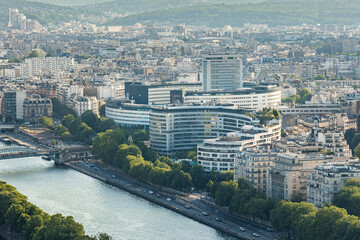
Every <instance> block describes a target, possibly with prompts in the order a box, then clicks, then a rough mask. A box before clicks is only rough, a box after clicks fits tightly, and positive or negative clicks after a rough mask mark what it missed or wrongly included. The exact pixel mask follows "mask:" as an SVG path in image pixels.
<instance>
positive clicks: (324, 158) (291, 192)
mask: <svg viewBox="0 0 360 240" xmlns="http://www.w3.org/2000/svg"><path fill="white" fill-rule="evenodd" d="M331 161H333V157H332V156H328V155H323V154H301V153H300V154H297V153H291V152H285V153H279V154H278V155H277V157H276V158H275V159H274V160H273V166H271V167H270V168H269V170H268V171H269V173H268V189H267V196H268V197H269V198H274V199H276V200H283V199H286V200H291V199H293V198H294V197H296V196H301V197H302V198H306V189H307V174H309V173H311V172H312V171H313V170H314V169H315V167H316V166H318V165H321V164H323V163H324V162H331Z"/></svg>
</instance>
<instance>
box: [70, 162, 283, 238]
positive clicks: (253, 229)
mask: <svg viewBox="0 0 360 240" xmlns="http://www.w3.org/2000/svg"><path fill="white" fill-rule="evenodd" d="M71 164H72V165H75V166H77V167H80V168H82V169H84V170H86V171H88V172H90V173H93V174H96V175H97V176H100V177H102V178H105V179H107V181H108V182H113V183H118V184H122V185H125V186H127V187H128V188H131V189H132V190H133V191H137V192H139V193H142V195H145V196H146V197H148V198H151V199H154V201H155V202H157V201H159V202H161V203H162V204H164V205H167V206H172V207H173V208H176V209H180V210H181V211H182V212H186V213H188V214H189V215H190V216H194V217H198V218H199V217H200V218H203V219H202V220H204V221H205V222H207V223H208V225H210V226H211V225H217V226H221V227H222V228H224V229H226V230H229V231H233V232H236V233H237V234H239V236H242V237H243V239H266V240H270V239H275V236H276V233H273V232H268V231H267V230H266V229H265V228H264V227H259V226H257V225H254V224H252V223H251V222H246V221H244V220H242V219H240V218H238V217H236V216H234V215H231V214H224V213H221V212H219V211H218V210H216V209H215V208H213V207H212V206H211V205H209V204H206V203H204V202H203V201H201V200H199V199H197V197H196V196H191V197H190V198H186V199H193V200H192V201H188V202H187V203H186V202H185V204H186V205H189V206H190V208H188V209H187V208H185V204H184V201H185V198H184V197H181V196H177V195H173V194H169V193H165V192H160V191H159V190H158V189H154V188H152V187H151V186H148V185H147V184H143V183H141V184H140V183H139V182H138V181H136V180H135V181H134V180H133V179H128V178H127V177H124V176H120V175H119V174H116V173H113V172H110V171H108V170H106V169H104V168H103V165H102V164H99V163H96V162H95V163H93V162H87V161H77V162H72V163H71ZM169 199H171V200H169ZM203 212H206V213H207V216H204V215H203V214H202V213H203ZM216 218H219V219H220V220H219V219H218V220H217V219H216ZM239 227H243V228H245V232H241V231H240V229H239ZM253 233H256V234H258V235H259V237H255V236H254V235H253Z"/></svg>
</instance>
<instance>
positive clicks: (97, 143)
mask: <svg viewBox="0 0 360 240" xmlns="http://www.w3.org/2000/svg"><path fill="white" fill-rule="evenodd" d="M124 142H125V134H124V132H123V131H122V130H121V129H111V130H107V131H106V132H103V133H99V134H98V135H97V136H96V137H95V139H94V141H93V153H94V154H95V155H97V156H98V157H100V158H101V159H102V160H103V161H104V162H106V163H112V161H113V158H114V156H115V154H116V151H117V150H118V147H119V145H120V144H123V143H124Z"/></svg>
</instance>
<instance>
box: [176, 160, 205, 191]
mask: <svg viewBox="0 0 360 240" xmlns="http://www.w3.org/2000/svg"><path fill="white" fill-rule="evenodd" d="M190 169H191V164H190V163H189V162H188V161H183V162H182V163H181V170H182V171H184V172H187V173H189V172H190ZM190 175H191V173H190ZM204 176H205V175H204ZM191 178H192V179H193V180H194V178H193V176H191ZM205 181H206V179H205ZM205 181H204V186H205Z"/></svg>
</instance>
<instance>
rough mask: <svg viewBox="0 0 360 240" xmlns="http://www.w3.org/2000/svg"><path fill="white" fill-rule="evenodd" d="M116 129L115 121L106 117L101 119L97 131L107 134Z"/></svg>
mask: <svg viewBox="0 0 360 240" xmlns="http://www.w3.org/2000/svg"><path fill="white" fill-rule="evenodd" d="M115 128H116V123H115V122H114V120H113V119H111V118H109V119H106V118H104V117H102V118H100V123H99V124H98V126H97V128H96V131H98V132H105V131H107V130H109V129H115Z"/></svg>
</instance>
